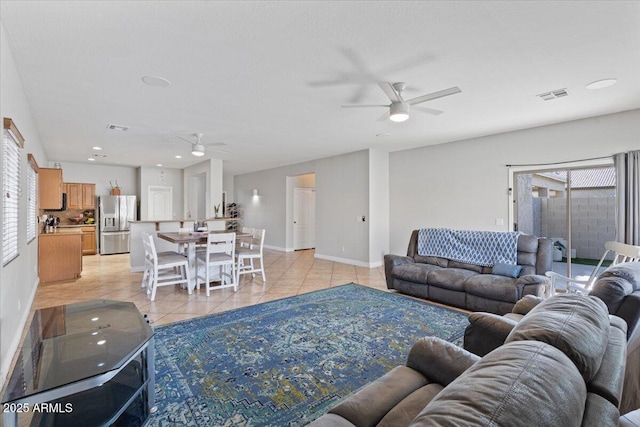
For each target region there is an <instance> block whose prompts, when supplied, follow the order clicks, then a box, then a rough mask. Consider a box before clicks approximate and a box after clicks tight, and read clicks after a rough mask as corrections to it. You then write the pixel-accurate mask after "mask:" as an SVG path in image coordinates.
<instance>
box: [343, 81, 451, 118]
mask: <svg viewBox="0 0 640 427" xmlns="http://www.w3.org/2000/svg"><path fill="white" fill-rule="evenodd" d="M378 86H379V87H380V89H382V91H383V92H384V94H385V95H386V96H387V98H389V100H390V101H391V103H390V104H389V105H343V106H342V108H368V107H383V108H388V109H389V111H388V112H387V113H384V114H383V115H382V116H381V117H380V118H379V119H378V120H379V121H382V120H386V119H387V118H389V119H391V120H392V121H394V122H404V121H405V120H407V119H408V118H409V108H410V106H412V105H417V104H422V103H423V102H427V101H432V100H434V99H438V98H444V97H445V96H449V95H455V94H456V93H460V92H462V91H461V90H460V88H459V87H457V86H454V87H450V88H448V89H444V90H439V91H437V92H432V93H428V94H426V95H422V96H418V97H415V98H411V99H406V100H405V99H404V98H403V97H402V92H403V91H404V89H405V88H406V87H407V84H406V83H404V82H397V83H393V84H391V83H389V82H379V83H378ZM416 110H417V111H421V112H424V113H429V114H433V115H435V116H437V115H439V114H442V111H440V110H434V109H433V108H424V107H416Z"/></svg>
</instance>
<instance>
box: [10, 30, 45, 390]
mask: <svg viewBox="0 0 640 427" xmlns="http://www.w3.org/2000/svg"><path fill="white" fill-rule="evenodd" d="M0 54H1V55H2V61H0V66H1V68H0V116H2V117H9V118H11V119H13V121H14V123H15V125H16V126H17V128H18V130H19V131H20V133H21V134H22V136H23V137H24V139H25V145H24V149H23V150H22V159H21V164H20V168H21V171H22V174H21V179H20V185H21V187H22V188H27V182H28V181H27V173H26V171H27V168H28V163H27V153H31V154H33V156H34V157H35V159H36V162H38V165H39V166H41V167H46V166H47V161H48V159H47V156H46V153H45V151H44V149H43V147H42V143H41V140H40V135H39V134H38V128H37V127H36V123H35V121H34V119H33V116H32V115H31V110H30V109H29V103H28V100H27V98H26V96H25V94H24V90H23V88H22V82H21V80H20V76H19V74H18V71H17V69H16V66H15V61H14V58H13V55H12V53H11V49H10V48H9V43H8V40H7V36H6V34H5V32H4V27H3V26H2V24H1V23H0ZM0 158H2V156H0ZM2 168H4V165H2ZM3 201H4V198H3V197H0V223H3V220H4V218H3V217H2V215H3V214H2V212H3V209H2V208H3V205H2V204H3ZM20 212H23V213H24V212H27V194H26V192H23V194H22V197H21V198H20ZM21 221H22V222H21V224H24V223H25V222H24V221H26V218H25V219H22V218H21ZM25 228H26V227H25ZM2 239H4V237H2V238H1V239H0V243H1V240H2ZM1 248H2V245H1V244H0V251H1V250H2V249H1ZM18 253H19V255H18V257H17V258H15V259H13V260H12V261H11V262H9V263H8V264H7V265H6V266H1V265H0V388H2V383H3V382H4V380H5V379H6V376H7V373H8V371H9V366H10V364H11V359H12V357H13V354H14V352H15V350H16V349H17V348H18V344H19V341H20V334H21V332H22V329H23V327H24V325H25V323H26V322H27V321H28V315H29V309H30V308H31V302H32V301H33V297H34V296H35V291H36V289H37V286H38V239H34V240H32V241H31V242H29V243H27V235H26V232H23V231H20V232H19V234H18Z"/></svg>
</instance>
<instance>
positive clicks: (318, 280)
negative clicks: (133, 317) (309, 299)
mask: <svg viewBox="0 0 640 427" xmlns="http://www.w3.org/2000/svg"><path fill="white" fill-rule="evenodd" d="M314 253H315V251H313V250H306V251H297V252H287V253H284V252H276V251H271V250H266V249H265V253H264V261H265V271H266V275H267V281H266V283H264V284H263V283H262V278H261V277H260V275H256V277H255V278H252V277H251V275H249V274H245V275H242V276H240V284H239V287H238V292H234V291H233V288H225V289H218V290H215V289H211V295H210V296H209V297H207V296H206V294H205V289H204V286H201V288H200V290H197V289H196V290H194V292H193V294H192V295H189V294H188V292H187V291H186V290H184V289H181V288H180V287H179V286H171V285H169V286H162V287H159V288H158V290H157V293H156V299H155V301H154V302H151V301H149V299H148V297H147V294H146V291H145V290H144V289H142V288H141V287H140V282H141V280H142V273H131V272H130V271H129V255H128V254H124V255H105V256H101V255H92V256H85V257H83V259H82V260H83V268H82V277H81V278H79V279H77V280H75V281H72V282H61V283H53V284H41V285H40V286H39V287H38V290H37V292H36V296H35V299H34V302H33V305H32V307H31V310H32V312H33V311H34V310H35V309H38V308H44V307H50V306H54V305H61V304H69V303H72V302H78V301H86V300H90V299H113V300H120V301H131V302H133V303H135V304H136V306H137V307H138V309H139V310H140V311H141V312H142V313H145V314H147V315H148V317H149V319H150V320H151V323H152V325H154V326H159V325H164V324H167V323H171V322H177V321H180V320H186V319H190V318H193V317H199V316H205V315H207V314H211V313H217V312H222V311H226V310H232V309H236V308H240V307H245V306H249V305H253V304H259V303H263V302H267V301H272V300H276V299H280V298H284V297H290V296H294V295H299V294H303V293H306V292H311V291H316V290H319V289H325V288H329V287H332V286H338V285H343V284H345V283H349V282H355V283H358V284H360V285H364V286H369V287H372V288H376V289H380V290H387V287H386V282H385V280H384V267H377V268H371V269H369V268H362V267H356V266H353V265H348V264H341V263H338V262H332V261H326V260H321V259H315V258H314ZM31 316H32V315H30V316H29V319H31Z"/></svg>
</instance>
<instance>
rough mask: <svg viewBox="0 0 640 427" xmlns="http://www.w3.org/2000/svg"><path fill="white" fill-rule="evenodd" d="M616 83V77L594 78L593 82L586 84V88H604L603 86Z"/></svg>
mask: <svg viewBox="0 0 640 427" xmlns="http://www.w3.org/2000/svg"><path fill="white" fill-rule="evenodd" d="M616 83H618V79H602V80H596V81H595V82H591V83H589V84H588V85H587V89H589V90H594V89H602V88H605V87H609V86H613V85H614V84H616Z"/></svg>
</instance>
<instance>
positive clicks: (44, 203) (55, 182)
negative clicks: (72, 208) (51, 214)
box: [38, 168, 62, 209]
mask: <svg viewBox="0 0 640 427" xmlns="http://www.w3.org/2000/svg"><path fill="white" fill-rule="evenodd" d="M38 193H39V200H40V206H39V209H60V208H61V207H62V169H52V168H40V169H39V170H38Z"/></svg>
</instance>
